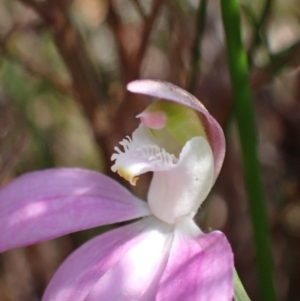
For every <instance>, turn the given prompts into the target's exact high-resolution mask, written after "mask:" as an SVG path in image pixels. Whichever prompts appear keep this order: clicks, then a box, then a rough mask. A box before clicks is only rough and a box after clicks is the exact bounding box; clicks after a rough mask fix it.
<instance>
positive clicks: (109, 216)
mask: <svg viewBox="0 0 300 301" xmlns="http://www.w3.org/2000/svg"><path fill="white" fill-rule="evenodd" d="M149 214H150V211H149V209H148V205H147V203H145V202H143V201H141V200H139V199H137V198H136V197H135V196H133V195H132V194H131V193H130V192H129V191H127V190H126V189H125V188H124V187H122V186H121V185H120V184H118V183H117V182H115V181H113V180H112V179H110V178H108V177H107V176H105V175H102V174H100V173H97V172H93V171H88V170H83V169H75V168H61V169H60V168H58V169H49V170H44V171H37V172H32V173H28V174H25V175H23V176H21V177H19V178H17V179H15V180H14V181H12V182H11V183H10V184H8V185H7V186H6V187H4V188H2V189H1V190H0V229H1V235H0V251H5V250H8V249H10V248H14V247H20V246H25V245H29V244H33V243H36V242H39V241H42V240H47V239H51V238H54V237H58V236H61V235H64V234H67V233H71V232H75V231H79V230H83V229H88V228H92V227H96V226H100V225H105V224H111V223H116V222H121V221H126V220H131V219H135V218H139V217H142V216H147V215H149Z"/></svg>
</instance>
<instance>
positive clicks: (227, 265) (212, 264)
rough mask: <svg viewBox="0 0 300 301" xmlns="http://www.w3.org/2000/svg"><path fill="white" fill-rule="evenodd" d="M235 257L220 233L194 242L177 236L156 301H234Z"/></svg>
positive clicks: (183, 236)
mask: <svg viewBox="0 0 300 301" xmlns="http://www.w3.org/2000/svg"><path fill="white" fill-rule="evenodd" d="M232 298H233V255H232V251H231V248H230V245H229V243H228V241H227V239H226V237H225V236H224V234H222V233H221V232H219V231H215V232H212V233H210V234H201V235H200V236H199V237H198V238H195V239H191V238H188V236H186V235H180V234H179V233H178V231H176V233H175V238H174V241H173V245H172V249H171V253H170V258H169V262H168V265H167V268H166V270H165V273H164V275H163V278H162V279H161V283H160V286H159V290H158V295H157V297H156V299H155V300H156V301H164V300H172V301H182V300H184V301H195V300H197V301H216V300H217V301H231V300H232Z"/></svg>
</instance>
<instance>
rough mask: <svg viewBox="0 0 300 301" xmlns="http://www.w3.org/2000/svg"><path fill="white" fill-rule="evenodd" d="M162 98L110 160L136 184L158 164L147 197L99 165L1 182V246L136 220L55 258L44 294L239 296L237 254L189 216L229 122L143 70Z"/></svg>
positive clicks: (147, 86) (147, 84)
mask: <svg viewBox="0 0 300 301" xmlns="http://www.w3.org/2000/svg"><path fill="white" fill-rule="evenodd" d="M127 88H128V90H129V91H131V92H136V93H142V94H146V95H150V96H153V97H156V98H159V99H163V100H159V101H158V102H154V103H153V104H151V105H150V106H149V107H148V108H147V109H146V110H145V111H144V112H142V113H141V114H140V115H139V116H138V117H139V118H140V119H141V124H140V126H139V127H138V128H137V129H136V130H135V131H134V132H133V134H132V137H127V138H125V139H124V140H123V141H121V142H120V144H121V145H122V146H123V149H122V150H120V148H116V153H115V154H113V155H112V160H113V161H114V164H113V166H112V170H113V171H116V172H118V173H119V174H120V175H121V176H123V177H124V178H125V179H127V180H129V181H130V183H131V184H133V185H134V184H136V182H137V179H138V176H139V175H141V174H143V173H145V172H149V171H152V172H153V178H152V181H151V184H150V188H149V191H148V200H147V201H148V202H144V201H142V200H140V199H138V198H137V197H135V196H134V195H132V194H131V193H130V192H129V191H127V190H126V189H125V188H123V187H122V186H121V185H120V184H118V183H117V182H115V181H114V180H112V179H110V178H108V177H106V176H105V175H102V174H99V173H97V172H93V171H87V170H82V169H74V168H57V169H49V170H44V171H37V172H32V173H28V174H25V175H23V176H21V177H19V178H17V179H15V180H14V181H12V182H11V183H10V184H8V185H7V186H6V187H4V188H3V189H2V190H0V215H1V219H0V229H1V234H0V251H6V250H8V249H10V248H15V247H21V246H26V245H29V244H33V243H37V242H40V241H43V240H47V239H51V238H55V237H58V236H61V235H64V234H67V233H71V232H75V231H78V230H83V229H88V228H92V227H96V226H100V225H106V224H113V223H118V222H123V221H129V220H135V221H134V222H132V223H129V224H127V225H125V226H122V227H119V228H117V229H115V230H112V231H108V232H106V233H105V234H102V235H100V236H97V237H95V238H93V239H91V240H90V241H88V242H87V243H85V244H84V245H82V246H81V247H80V248H78V249H77V250H76V251H75V252H73V253H72V254H71V255H70V256H69V257H68V258H67V259H66V260H65V262H64V263H63V264H62V265H61V266H60V267H59V269H58V270H57V272H56V273H55V275H54V277H53V278H52V280H51V281H50V283H49V285H48V287H47V289H46V291H45V293H44V296H43V300H44V301H50V300H51V301H96V300H97V301H99V300H122V301H123V300H125V301H127V300H140V301H148V300H157V301H158V300H161V301H168V300H170V301H171V300H172V301H176V300H178V301H182V300H185V301H189V300H190V301H195V300H198V301H199V300H203V301H210V300H211V301H222V300H224V301H225V300H226V301H227V300H228V301H229V300H232V297H233V255H232V251H231V248H230V245H229V243H228V241H227V239H226V237H225V236H224V234H222V233H221V232H219V231H214V232H210V233H209V234H204V233H203V232H202V231H201V230H200V229H199V228H198V226H197V225H196V224H195V222H194V221H193V217H194V216H195V214H196V212H197V210H198V209H199V207H200V205H201V204H202V202H203V201H204V199H205V198H206V197H207V194H208V193H209V191H210V190H211V188H212V186H213V184H214V182H215V180H216V178H217V176H218V174H219V171H220V168H221V165H222V162H223V158H224V150H225V147H224V136H223V132H222V130H221V128H220V126H219V125H218V123H217V122H216V121H215V120H214V118H213V117H212V116H211V115H210V114H209V113H208V112H207V110H206V109H205V108H204V107H203V105H202V104H201V103H200V102H199V101H198V100H197V99H196V98H195V97H194V96H192V95H190V94H189V93H188V92H186V91H184V90H182V89H181V88H179V87H177V86H174V85H172V84H170V83H165V82H160V81H153V80H138V81H134V82H131V83H129V85H128V87H127Z"/></svg>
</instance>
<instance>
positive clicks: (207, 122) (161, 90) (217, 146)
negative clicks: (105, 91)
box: [127, 80, 225, 178]
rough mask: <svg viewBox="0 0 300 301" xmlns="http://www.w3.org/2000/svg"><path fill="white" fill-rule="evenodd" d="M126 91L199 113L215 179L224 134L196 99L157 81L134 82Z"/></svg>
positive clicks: (221, 157) (223, 150) (219, 166)
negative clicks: (168, 101)
mask: <svg viewBox="0 0 300 301" xmlns="http://www.w3.org/2000/svg"><path fill="white" fill-rule="evenodd" d="M127 89H128V90H129V91H131V92H134V93H141V94H146V95H150V96H153V97H157V98H162V99H167V100H172V101H175V102H178V103H181V104H183V105H186V106H189V107H191V108H193V109H195V110H197V111H198V112H200V117H201V120H202V123H203V125H204V127H205V130H206V134H207V137H208V139H209V141H210V144H211V147H212V150H213V154H214V160H215V178H217V176H218V174H219V172H220V169H221V167H222V164H223V160H224V155H225V139H224V134H223V131H222V129H221V127H220V125H219V124H218V122H217V121H216V120H215V119H214V118H213V117H212V116H211V115H210V114H209V112H208V111H207V110H206V109H205V107H204V106H203V105H202V103H201V102H200V101H199V100H198V99H197V98H196V97H194V96H193V95H192V94H190V93H189V92H187V91H185V90H183V89H181V88H179V87H177V86H175V85H173V84H171V83H168V82H163V81H158V80H135V81H133V82H131V83H129V84H128V85H127Z"/></svg>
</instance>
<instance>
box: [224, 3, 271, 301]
mask: <svg viewBox="0 0 300 301" xmlns="http://www.w3.org/2000/svg"><path fill="white" fill-rule="evenodd" d="M221 10H222V18H223V24H224V29H225V35H226V45H227V55H228V64H229V70H230V76H231V84H232V92H233V98H234V116H235V118H236V120H237V125H238V130H239V136H240V143H241V150H242V156H243V164H244V177H245V186H246V190H247V195H248V201H249V209H250V214H251V219H252V224H253V232H254V238H255V245H256V256H257V265H258V279H259V283H260V290H261V300H268V301H269V300H270V301H275V300H276V294H275V289H274V283H273V264H272V254H271V248H270V238H269V233H268V222H267V210H266V204H265V199H264V189H263V184H262V180H261V174H260V165H259V160H258V154H257V137H256V126H255V118H254V112H253V108H252V103H251V91H250V86H249V80H248V66H247V56H246V52H245V49H244V47H243V43H242V35H241V22H240V15H239V6H238V1H237V0H221Z"/></svg>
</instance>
